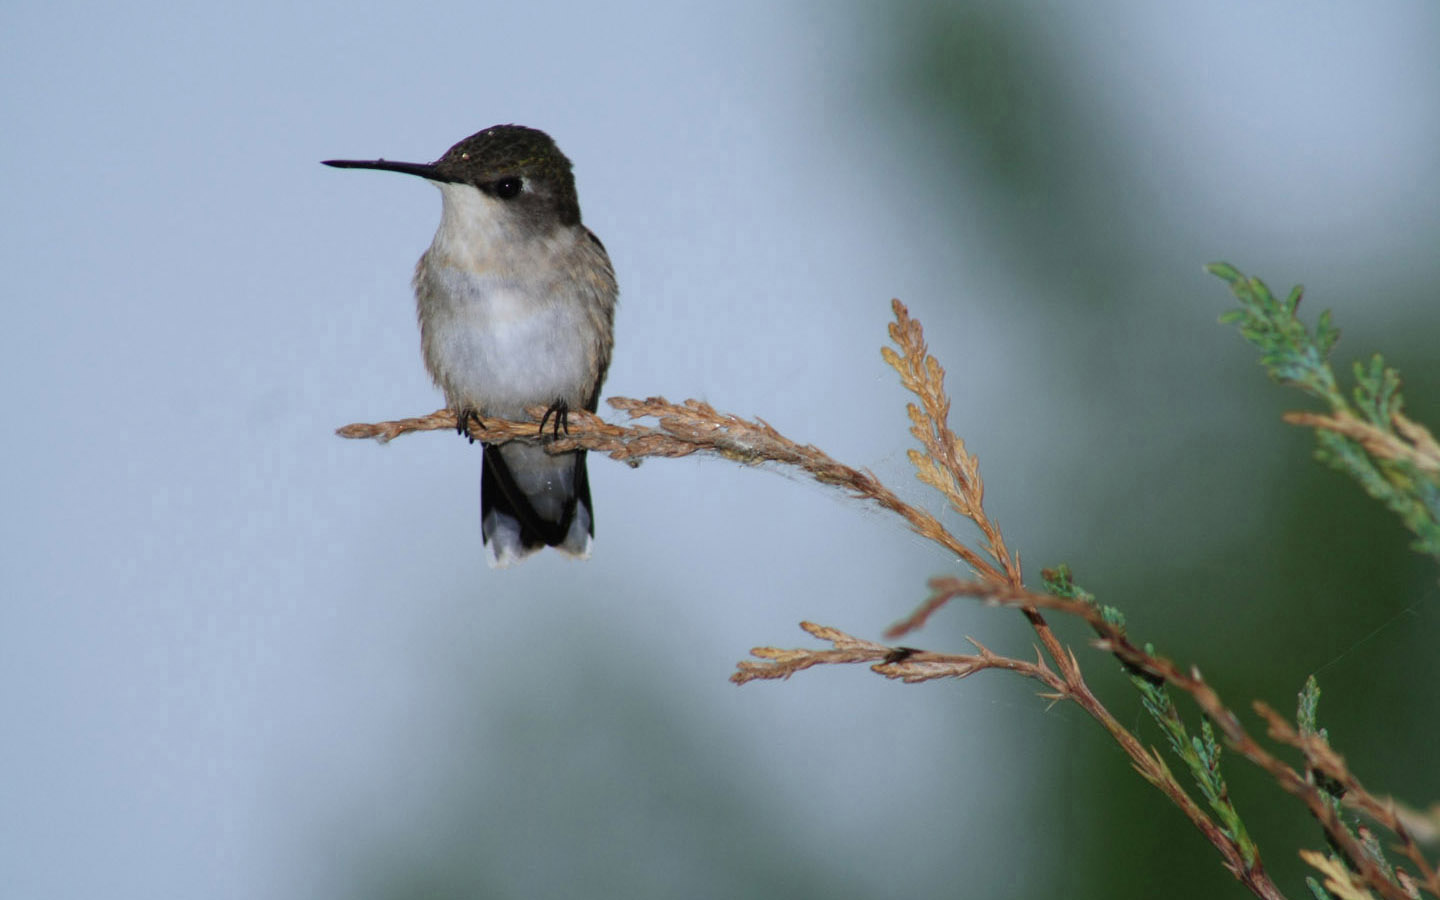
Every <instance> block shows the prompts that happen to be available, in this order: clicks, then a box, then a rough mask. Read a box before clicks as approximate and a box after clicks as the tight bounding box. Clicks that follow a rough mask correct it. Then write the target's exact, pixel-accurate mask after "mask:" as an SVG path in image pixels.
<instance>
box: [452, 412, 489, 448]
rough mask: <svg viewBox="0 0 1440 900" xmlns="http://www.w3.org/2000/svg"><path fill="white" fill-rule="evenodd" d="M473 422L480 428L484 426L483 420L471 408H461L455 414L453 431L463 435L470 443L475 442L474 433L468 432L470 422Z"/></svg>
mask: <svg viewBox="0 0 1440 900" xmlns="http://www.w3.org/2000/svg"><path fill="white" fill-rule="evenodd" d="M472 422H473V423H475V425H476V426H477V427H479V428H480V429H482V430H483V429H484V428H485V420H484V419H482V418H480V414H479V413H477V412H476V411H475V410H473V409H462V410H460V412H458V413H456V414H455V433H456V434H458V435H460V436H462V437H464V438H465V439H466V440H468V441H469V442H470V443H472V444H473V443H475V435H473V434H471V433H470V423H472Z"/></svg>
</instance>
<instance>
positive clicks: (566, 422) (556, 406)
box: [535, 397, 570, 440]
mask: <svg viewBox="0 0 1440 900" xmlns="http://www.w3.org/2000/svg"><path fill="white" fill-rule="evenodd" d="M551 416H554V417H555V424H554V425H553V427H552V428H551V432H550V436H551V439H552V440H558V439H559V437H560V430H561V429H562V428H563V429H564V430H565V433H566V434H567V435H568V434H569V433H570V404H569V403H566V402H565V399H564V398H563V397H557V398H555V402H554V403H552V404H550V408H549V409H547V410H545V415H543V416H541V417H540V429H539V430H538V431H536V432H535V433H536V434H537V435H539V436H541V437H544V436H545V423H546V422H549V421H550V417H551Z"/></svg>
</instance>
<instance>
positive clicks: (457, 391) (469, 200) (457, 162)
mask: <svg viewBox="0 0 1440 900" xmlns="http://www.w3.org/2000/svg"><path fill="white" fill-rule="evenodd" d="M324 164H325V165H327V166H335V167H337V168H341V169H380V170H383V171H387V172H401V173H404V174H407V175H418V176H420V177H421V178H424V179H425V180H426V181H428V182H430V183H431V184H433V185H435V186H436V187H437V188H439V189H440V198H441V212H440V227H439V228H438V229H437V230H436V231H435V238H434V240H433V241H432V242H431V244H430V248H429V249H428V250H426V251H425V252H424V253H423V254H422V255H421V256H420V262H419V263H418V264H417V265H416V266H415V277H414V279H413V280H412V285H413V286H414V289H415V302H416V307H417V310H418V314H419V319H420V347H421V351H422V354H423V356H424V358H425V368H426V370H427V371H428V372H429V373H430V377H431V378H432V379H434V381H435V384H436V386H437V387H439V388H440V390H442V391H443V392H444V393H445V403H446V405H447V406H448V407H449V408H450V409H451V410H453V411H454V412H455V414H456V420H457V431H459V432H460V434H462V435H465V436H466V437H469V439H470V441H471V443H473V442H474V440H475V439H474V438H473V437H470V429H469V427H468V426H469V425H471V424H475V425H478V426H479V428H480V430H481V431H483V430H484V424H485V418H486V417H496V418H504V419H517V418H524V417H525V416H526V415H527V412H526V410H527V409H528V408H530V407H534V406H545V407H546V413H545V416H544V417H543V418H542V419H541V422H540V428H539V432H538V433H537V437H538V438H539V439H540V440H541V441H542V442H543V440H544V431H545V427H546V423H547V422H550V421H551V420H552V417H553V431H552V437H555V436H558V435H559V433H560V431H561V429H563V428H566V427H567V426H568V420H567V415H568V413H569V411H570V410H571V409H577V408H578V409H584V410H587V411H589V412H594V411H595V407H596V404H597V402H598V401H599V399H600V385H601V384H602V383H603V382H604V381H605V372H606V370H607V369H608V368H609V366H610V351H611V348H612V347H613V345H614V320H615V303H616V299H617V297H618V295H619V288H618V286H617V284H616V281H615V270H614V268H613V267H612V266H611V264H610V257H609V254H607V253H606V252H605V245H604V244H602V243H600V239H599V238H598V237H596V236H595V233H594V232H593V231H591V230H590V229H589V228H586V227H585V225H584V224H582V223H581V221H580V201H579V198H578V197H577V195H576V193H575V177H574V174H573V173H572V171H571V164H570V160H569V159H568V158H567V157H566V156H565V154H563V153H561V152H560V148H559V147H557V146H556V144H555V141H553V140H552V139H551V138H550V136H549V135H548V134H546V133H545V132H543V131H538V130H536V129H534V128H526V127H524V126H521V125H495V126H492V127H490V128H486V129H485V130H484V131H480V132H477V133H475V134H472V135H470V136H469V137H467V138H465V139H464V140H463V141H461V142H460V143H458V144H456V145H455V146H453V147H451V148H450V149H449V150H447V151H445V155H444V156H441V157H440V158H439V159H437V160H436V161H435V162H433V163H406V162H393V161H391V160H386V159H377V160H353V159H331V160H325V162H324ZM480 441H481V445H482V448H483V456H482V460H481V470H480V531H481V535H482V539H483V541H484V543H485V546H486V547H487V548H488V550H489V557H490V565H491V566H499V567H503V566H508V565H510V564H512V563H515V562H518V561H520V560H521V559H524V558H525V557H527V556H529V555H530V554H532V553H534V552H536V551H537V550H539V549H541V548H543V547H555V548H557V549H558V550H560V551H562V552H564V553H566V554H568V555H571V556H575V557H579V558H582V559H583V558H585V557H588V556H589V555H590V545H591V543H592V541H593V539H594V534H595V519H594V514H593V512H592V510H591V506H590V480H589V476H588V474H587V472H586V469H585V451H583V450H577V451H572V452H568V453H559V454H550V453H547V452H546V451H545V448H544V447H543V446H540V445H538V444H535V443H527V442H524V441H511V442H510V443H507V444H503V445H495V444H489V443H485V440H484V438H483V437H481V438H480Z"/></svg>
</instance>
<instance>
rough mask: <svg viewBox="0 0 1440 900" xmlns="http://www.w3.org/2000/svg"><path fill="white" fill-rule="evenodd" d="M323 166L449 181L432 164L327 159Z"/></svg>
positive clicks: (384, 160) (383, 160)
mask: <svg viewBox="0 0 1440 900" xmlns="http://www.w3.org/2000/svg"><path fill="white" fill-rule="evenodd" d="M323 165H327V166H334V167H335V168H337V169H381V170H383V171H386V172H403V173H405V174H406V175H419V176H420V177H421V178H428V179H429V180H431V181H448V180H449V179H447V178H445V177H444V176H442V175H441V174H440V173H439V172H437V171H436V170H435V166H434V165H433V164H432V163H407V162H391V161H390V160H388V159H327V160H324V161H323Z"/></svg>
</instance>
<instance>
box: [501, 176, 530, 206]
mask: <svg viewBox="0 0 1440 900" xmlns="http://www.w3.org/2000/svg"><path fill="white" fill-rule="evenodd" d="M524 186H525V182H524V181H522V180H521V179H520V176H519V175H506V176H505V177H504V178H501V179H500V180H499V181H497V182H495V196H497V197H499V198H500V199H501V200H509V199H510V198H511V197H514V196H515V195H516V194H518V193H520V189H521V188H523V187H524Z"/></svg>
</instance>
